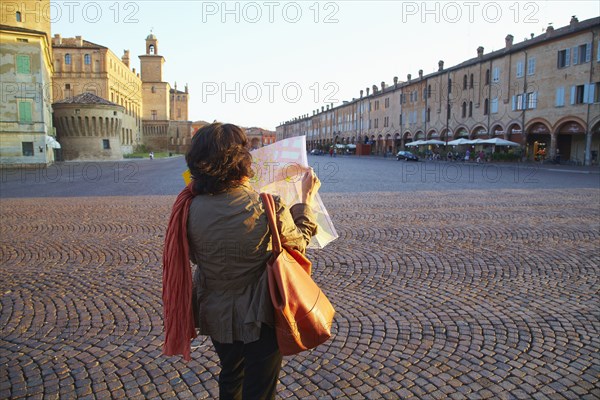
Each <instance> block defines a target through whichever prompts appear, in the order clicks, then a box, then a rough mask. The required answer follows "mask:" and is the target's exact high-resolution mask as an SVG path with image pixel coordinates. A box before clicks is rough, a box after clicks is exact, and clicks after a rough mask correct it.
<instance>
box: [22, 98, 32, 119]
mask: <svg viewBox="0 0 600 400" xmlns="http://www.w3.org/2000/svg"><path fill="white" fill-rule="evenodd" d="M19 121H20V122H31V103H29V102H27V101H21V102H19Z"/></svg>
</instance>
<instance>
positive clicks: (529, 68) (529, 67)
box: [527, 58, 535, 75]
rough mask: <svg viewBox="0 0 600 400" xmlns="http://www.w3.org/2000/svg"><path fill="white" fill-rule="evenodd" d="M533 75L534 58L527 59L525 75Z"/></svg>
mask: <svg viewBox="0 0 600 400" xmlns="http://www.w3.org/2000/svg"><path fill="white" fill-rule="evenodd" d="M533 74H535V58H531V59H529V62H528V65H527V75H533Z"/></svg>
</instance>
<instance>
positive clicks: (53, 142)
mask: <svg viewBox="0 0 600 400" xmlns="http://www.w3.org/2000/svg"><path fill="white" fill-rule="evenodd" d="M46 145H48V146H50V147H51V148H53V149H60V143H58V142H57V141H56V139H55V138H54V137H52V136H48V135H46Z"/></svg>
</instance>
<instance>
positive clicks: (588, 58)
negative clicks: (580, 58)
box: [585, 42, 592, 62]
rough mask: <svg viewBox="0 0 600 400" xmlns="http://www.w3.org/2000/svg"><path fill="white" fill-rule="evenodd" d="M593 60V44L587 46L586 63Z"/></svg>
mask: <svg viewBox="0 0 600 400" xmlns="http://www.w3.org/2000/svg"><path fill="white" fill-rule="evenodd" d="M591 60H592V42H590V43H588V44H586V45H585V62H590V61H591Z"/></svg>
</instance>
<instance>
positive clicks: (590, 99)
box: [587, 83, 596, 104]
mask: <svg viewBox="0 0 600 400" xmlns="http://www.w3.org/2000/svg"><path fill="white" fill-rule="evenodd" d="M587 86H588V87H589V89H588V97H587V99H588V100H587V102H588V103H589V104H593V103H594V91H595V89H596V85H595V84H594V83H589V84H588V85H587Z"/></svg>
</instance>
